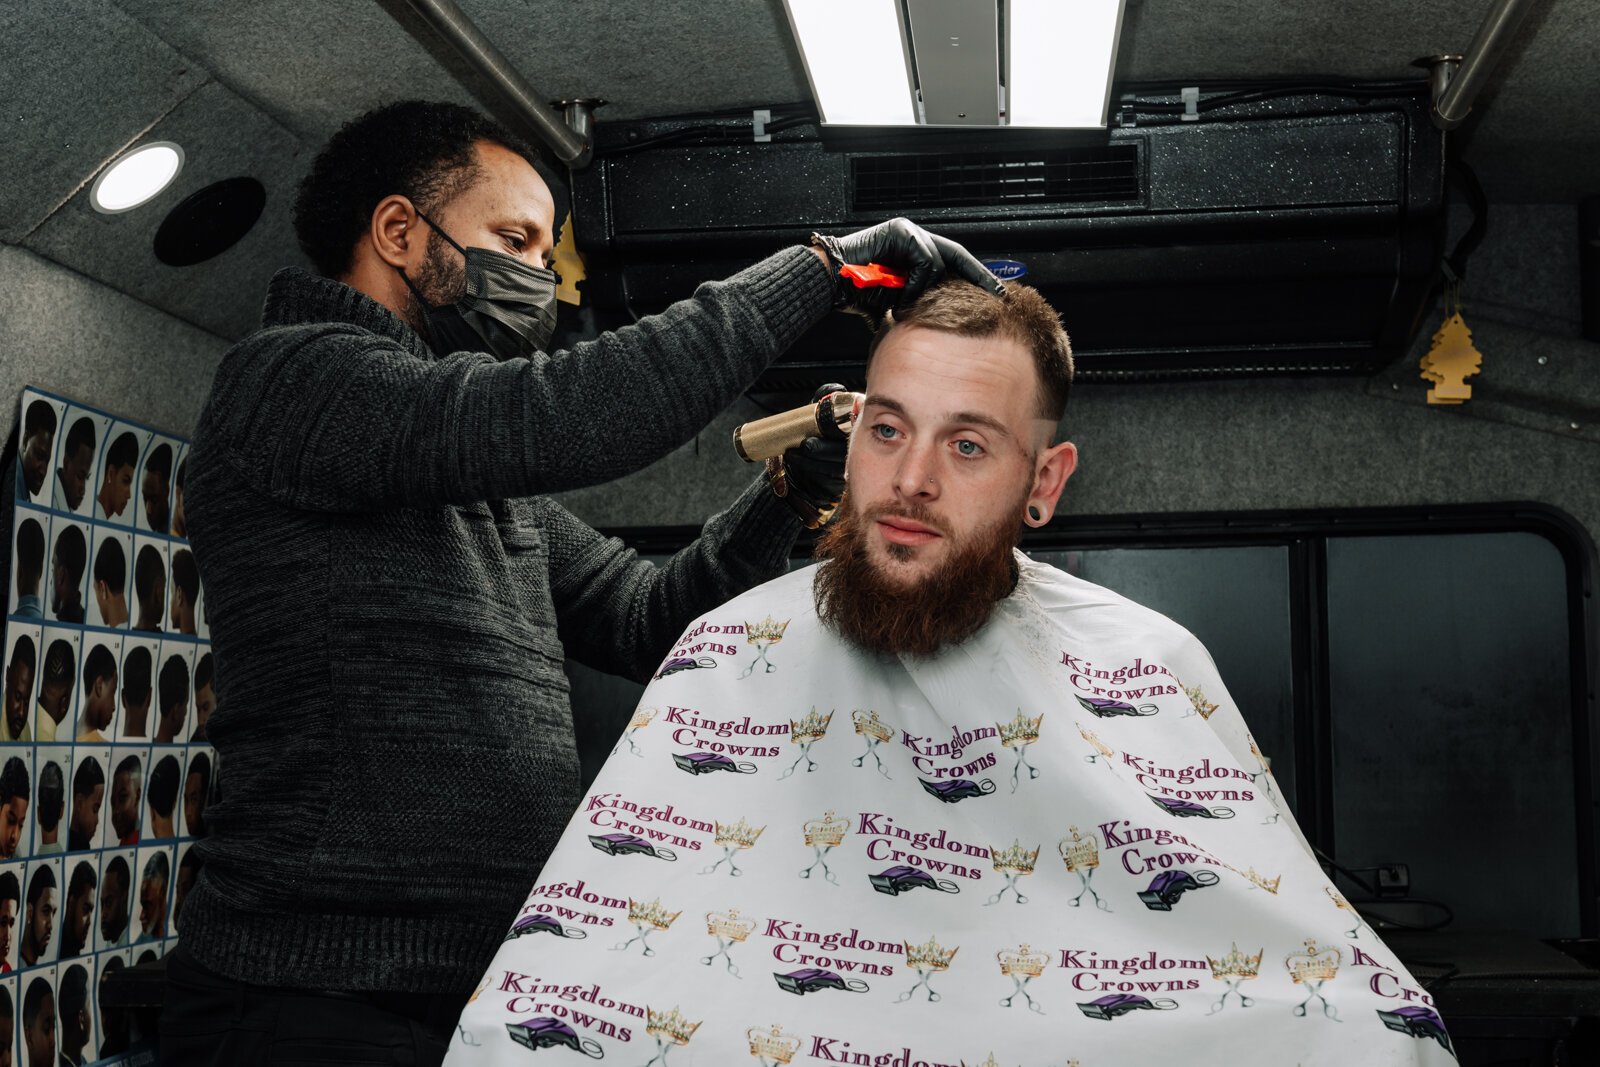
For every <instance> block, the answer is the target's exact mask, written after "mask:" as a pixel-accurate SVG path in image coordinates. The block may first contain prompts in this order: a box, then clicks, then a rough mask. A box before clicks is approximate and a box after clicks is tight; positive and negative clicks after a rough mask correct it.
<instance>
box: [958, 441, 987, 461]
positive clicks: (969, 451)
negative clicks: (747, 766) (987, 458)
mask: <svg viewBox="0 0 1600 1067" xmlns="http://www.w3.org/2000/svg"><path fill="white" fill-rule="evenodd" d="M956 451H957V452H958V453H960V454H961V455H963V456H965V457H967V458H968V459H973V458H976V457H978V456H981V455H983V446H982V445H980V444H978V442H976V441H957V442H956Z"/></svg>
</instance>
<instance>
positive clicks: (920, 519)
mask: <svg viewBox="0 0 1600 1067" xmlns="http://www.w3.org/2000/svg"><path fill="white" fill-rule="evenodd" d="M861 518H862V519H863V520H864V521H866V522H877V521H878V520H879V519H906V520H908V521H910V522H915V523H918V524H920V525H922V526H926V527H927V528H928V529H930V530H933V531H934V532H935V533H938V534H939V535H941V536H944V537H948V536H949V535H950V529H949V527H947V526H946V525H945V524H944V521H943V520H941V519H939V518H937V517H936V516H935V515H934V514H933V512H931V511H929V510H928V508H927V505H925V504H917V503H909V504H873V505H871V506H869V507H868V508H866V509H865V510H864V511H863V512H862V514H861Z"/></svg>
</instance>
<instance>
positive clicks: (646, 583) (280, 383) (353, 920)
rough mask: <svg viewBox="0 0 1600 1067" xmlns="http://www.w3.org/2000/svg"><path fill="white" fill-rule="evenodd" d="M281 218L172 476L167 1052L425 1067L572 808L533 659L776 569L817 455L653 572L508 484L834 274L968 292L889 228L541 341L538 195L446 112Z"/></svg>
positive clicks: (829, 466)
mask: <svg viewBox="0 0 1600 1067" xmlns="http://www.w3.org/2000/svg"><path fill="white" fill-rule="evenodd" d="M295 227H296V232H297V234H298V236H299V239H300V244H301V246H302V248H303V249H304V250H305V251H306V253H307V255H308V256H309V257H310V259H311V261H312V262H313V264H314V265H315V266H316V268H317V270H318V272H319V273H318V274H311V273H308V272H306V271H303V270H298V269H288V270H283V271H280V272H279V273H278V274H277V275H276V276H275V277H274V278H273V279H272V282H271V285H270V287H269V289H268V291H267V296H266V302H265V306H264V310H263V316H262V328H261V329H260V330H259V331H258V332H256V333H254V334H252V335H251V336H249V337H247V338H245V339H244V340H243V341H241V342H239V343H238V344H237V345H235V346H234V347H233V348H232V349H231V350H230V351H229V352H228V353H227V354H226V355H225V356H224V357H223V359H222V362H221V364H220V365H219V366H218V368H217V372H216V378H215V381H214V382H213V384H212V389H211V394H210V396H209V398H208V400H207V402H206V404H205V407H204V410H203V411H202V413H201V415H200V420H199V424H198V426H197V427H196V429H195V433H194V445H193V448H192V450H191V452H190V454H189V458H188V470H187V482H186V488H185V506H186V509H187V517H188V529H189V535H190V540H191V542H192V544H193V548H194V552H195V555H196V557H197V559H198V561H199V564H200V571H201V575H202V582H203V588H204V595H205V597H206V603H207V604H208V607H209V610H208V612H207V615H208V619H209V623H210V628H211V636H212V648H213V651H214V653H215V656H216V663H217V671H216V676H217V682H216V691H217V707H216V711H215V712H214V713H213V714H212V716H211V718H210V720H209V722H208V724H207V727H206V732H207V735H208V737H209V738H210V739H211V741H212V743H213V744H214V745H215V747H216V749H217V752H218V754H219V756H220V757H221V766H222V768H223V773H222V786H223V793H222V799H221V800H220V802H219V803H217V804H216V805H215V806H214V807H213V808H210V809H208V811H207V820H206V821H207V824H208V825H209V826H210V828H211V836H210V837H209V838H207V839H205V840H204V841H203V842H202V843H201V844H200V845H198V846H197V847H198V848H199V849H200V851H201V854H202V857H203V864H204V865H203V868H202V870H201V873H200V875H199V877H198V879H197V881H196V883H195V885H194V888H193V889H192V890H191V892H190V894H189V896H188V897H187V899H186V902H185V905H184V911H183V922H182V930H181V935H182V941H181V942H180V944H179V946H178V948H176V949H175V950H174V951H173V953H171V954H170V955H169V957H168V961H169V962H168V969H167V973H168V981H167V1001H166V1005H167V1006H166V1010H165V1014H164V1018H163V1020H162V1027H161V1030H162V1050H161V1057H162V1063H163V1065H165V1067H183V1065H189V1064H202V1063H203V1064H219V1065H220V1064H228V1065H230V1067H237V1065H241V1064H251V1063H268V1062H279V1061H281V1060H285V1059H290V1058H293V1057H294V1056H296V1055H301V1054H311V1053H314V1054H315V1056H316V1058H317V1059H318V1062H340V1061H345V1062H352V1063H354V1062H359V1063H374V1062H392V1063H397V1064H398V1063H405V1064H412V1063H435V1062H438V1060H439V1059H440V1058H442V1056H443V1053H444V1048H445V1042H446V1040H447V1039H448V1037H449V1036H450V1035H451V1034H452V1033H453V1032H454V1024H455V1021H456V1018H457V1015H458V1014H459V1012H460V1009H461V1007H462V1005H463V1003H464V1002H465V1000H466V998H467V996H468V995H469V994H471V993H472V991H473V987H474V985H475V983H476V982H477V980H478V977H479V976H480V975H481V974H482V973H483V972H484V970H485V968H486V967H487V965H488V963H489V960H490V958H491V957H492V955H493V953H494V949H495V946H496V944H497V943H498V942H499V941H500V940H501V939H502V938H503V937H504V935H505V931H506V929H507V928H508V927H509V926H510V924H511V923H512V921H513V920H514V919H515V918H516V917H517V915H518V913H519V908H521V906H522V905H523V903H524V897H525V894H526V893H527V887H528V886H529V885H530V884H531V883H532V882H533V880H534V876H535V875H536V873H537V872H538V869H539V867H540V865H541V864H542V863H543V862H544V859H545V857H546V856H547V855H548V854H549V852H550V850H551V848H552V847H553V846H554V844H555V842H556V839H557V838H558V837H559V835H560V833H561V831H562V829H563V828H564V826H565V824H566V822H567V820H568V818H569V817H570V815H571V813H572V809H573V807H574V805H575V804H576V803H577V801H578V799H579V797H580V793H579V789H578V758H577V752H576V748H575V744H574V738H573V728H572V710H571V707H570V705H569V703H568V697H567V683H566V679H565V676H564V674H563V672H562V661H563V658H565V657H569V656H570V657H571V658H573V659H576V660H578V661H580V662H582V663H585V664H588V665H589V666H592V667H596V668H598V669H601V670H606V671H610V672H612V673H617V674H623V675H626V676H628V677H631V678H634V679H640V680H642V679H645V678H647V677H649V675H650V674H651V672H652V671H653V670H654V669H655V667H656V666H657V665H658V664H659V662H660V661H661V659H662V658H663V656H664V655H665V654H666V652H667V651H668V650H669V649H670V647H671V642H672V641H673V640H674V639H675V638H676V637H677V636H678V635H679V634H680V633H681V632H682V629H683V627H684V626H685V625H686V624H687V623H688V621H689V620H691V619H693V618H695V617H696V616H697V615H699V614H702V613H703V612H705V611H707V610H710V609H711V608H712V607H714V606H715V605H716V604H718V603H721V602H723V601H725V600H727V599H728V598H729V597H731V596H733V595H734V594H736V593H738V592H740V591H742V590H744V589H746V588H749V587H751V586H753V585H756V584H758V583H760V582H763V581H766V580H768V579H770V578H773V577H776V576H777V575H779V574H781V573H782V572H783V570H784V567H785V563H786V560H787V557H788V554H789V551H790V548H791V546H792V545H793V543H794V540H795V538H796V537H797V535H798V532H799V530H800V528H801V519H800V517H799V515H797V513H796V511H797V510H799V511H804V512H806V513H807V514H812V513H814V507H800V508H798V509H796V508H794V507H792V506H791V505H793V504H796V503H799V504H809V505H813V506H814V505H818V504H825V503H831V502H832V500H833V499H835V498H836V497H837V495H838V493H839V488H840V481H839V479H840V476H841V473H842V456H834V457H829V456H827V455H823V456H821V457H820V458H818V457H817V456H815V455H814V454H811V455H810V461H809V462H805V461H803V458H802V457H801V456H799V455H796V454H793V453H792V454H791V455H790V456H789V457H786V462H785V466H786V467H787V469H786V470H784V471H781V472H774V483H775V484H773V485H771V486H769V485H768V484H766V482H765V480H762V481H758V482H757V483H756V484H754V485H752V486H751V487H750V488H749V489H747V490H746V491H745V492H744V493H743V494H742V495H741V496H740V497H739V498H738V499H737V500H736V501H734V502H733V504H732V505H731V506H730V507H729V508H728V509H727V510H725V511H723V512H722V513H721V514H719V515H716V516H715V517H713V518H712V519H711V520H710V521H708V522H707V523H706V524H705V527H704V528H703V530H702V532H701V535H700V537H699V539H698V540H696V541H695V542H694V543H693V544H691V545H690V546H689V547H688V548H685V549H684V550H683V551H682V552H679V553H678V554H677V555H676V556H675V557H674V558H673V559H672V561H671V562H670V563H667V564H666V565H664V566H662V567H660V568H657V567H653V566H652V565H650V564H648V563H644V562H642V561H640V560H639V559H638V558H637V556H635V554H634V553H633V552H631V551H629V550H627V549H626V548H624V547H623V545H622V544H621V543H620V542H618V541H616V540H613V539H607V538H603V537H601V536H600V535H599V534H597V533H596V532H595V531H594V530H592V529H590V528H589V527H588V526H586V525H584V524H583V523H582V522H580V521H579V520H578V519H576V518H575V517H573V516H572V515H571V514H569V513H568V512H567V511H565V510H564V509H562V508H561V507H560V506H559V505H557V504H555V503H553V502H552V501H550V500H549V499H548V498H547V497H545V496H542V495H540V494H546V493H550V492H553V491H556V490H562V489H572V488H576V487H578V486H585V485H594V484H596V483H600V482H604V481H608V480H610V479H613V478H616V477H618V476H620V475H623V474H627V473H629V472H630V471H634V470H637V469H639V468H641V467H643V466H645V465H646V464H648V463H650V462H652V461H654V460H656V459H658V458H659V457H661V456H663V455H665V454H666V453H667V452H669V451H670V450H671V449H673V448H674V447H676V446H678V445H680V444H682V443H683V442H685V441H687V440H688V439H689V438H691V437H692V436H693V435H694V434H695V433H696V432H697V431H698V430H699V429H700V428H701V427H703V426H704V425H705V424H706V423H707V422H709V421H710V420H711V419H712V417H713V416H715V415H716V414H717V413H718V412H720V411H722V410H723V409H724V408H726V407H727V406H728V405H729V404H730V403H731V402H732V401H733V400H734V399H735V398H737V397H738V396H739V395H740V393H741V392H742V391H743V390H744V389H745V388H746V387H748V386H749V385H750V383H751V382H752V381H754V380H755V378H756V376H757V375H758V374H759V373H760V372H761V371H762V370H763V369H764V368H765V367H766V366H767V365H768V364H769V363H770V362H771V361H772V360H773V359H774V358H775V357H776V356H777V355H778V354H779V353H780V352H782V351H783V350H784V349H785V348H786V347H788V346H789V345H790V344H791V343H792V342H793V341H794V340H795V339H796V338H798V337H799V336H800V335H801V333H803V332H804V331H805V330H806V329H807V328H809V327H810V326H811V325H813V324H814V323H816V322H817V321H818V320H819V319H821V318H822V317H823V316H824V315H826V314H827V313H828V312H829V311H830V310H832V309H835V308H845V309H847V310H849V309H851V308H852V307H854V308H856V309H858V310H864V311H867V312H876V311H881V310H882V306H881V305H879V306H874V307H862V306H861V303H860V302H861V301H862V300H864V299H867V300H876V301H883V300H885V299H888V298H889V297H887V296H886V294H884V293H882V292H877V293H874V294H873V295H870V296H866V297H863V296H862V295H860V293H859V292H858V291H857V290H855V289H854V288H853V287H849V286H846V285H845V284H843V283H842V282H841V280H840V279H839V277H838V276H837V267H838V265H839V262H840V261H843V262H851V263H866V262H880V263H884V264H886V265H888V266H891V267H894V268H896V269H897V270H900V271H903V272H904V273H906V274H907V276H908V284H907V287H906V289H905V290H903V291H902V292H901V293H899V294H895V295H896V296H898V297H899V298H900V299H910V298H913V297H914V296H916V295H917V293H919V292H920V291H921V290H922V289H924V288H925V287H926V286H927V285H928V284H929V283H931V282H933V281H935V280H937V279H938V278H940V277H941V276H944V275H946V274H950V273H953V274H956V275H959V276H961V277H965V278H969V279H971V280H972V281H974V282H977V283H978V284H981V285H985V286H987V287H989V288H990V289H993V290H998V289H999V283H998V282H997V281H996V280H995V279H994V278H993V277H992V276H991V275H990V274H989V273H988V272H987V271H986V270H985V269H984V268H983V267H982V266H981V265H980V264H979V263H978V262H977V261H976V260H975V259H973V258H972V257H971V256H970V255H968V254H967V253H966V251H965V250H963V249H962V248H961V247H960V246H958V245H955V244H953V243H951V242H949V241H946V240H943V239H941V238H938V237H934V236H932V235H930V234H928V233H927V232H925V231H923V230H921V229H919V228H918V227H916V226H914V225H912V224H911V223H909V222H906V221H905V220H903V219H896V220H893V221H891V222H887V223H883V224H882V225H879V226H875V227H873V228H871V229H869V230H865V231H862V232H860V233H856V234H853V235H851V236H848V237H841V238H821V239H818V245H819V247H812V248H791V249H788V250H786V251H783V252H779V253H778V254H776V255H774V256H772V257H770V258H768V259H766V260H764V261H762V262H760V263H758V264H756V265H755V266H753V267H750V268H749V269H747V270H745V271H742V272H741V273H739V274H737V275H735V276H734V277H732V278H730V279H728V280H726V281H723V282H711V283H707V284H705V285H702V286H701V287H700V288H699V289H698V290H697V291H696V293H695V295H694V297H693V298H692V299H690V300H686V301H683V302H681V303H678V304H676V305H674V306H672V307H671V308H669V309H667V310H666V311H665V312H664V313H662V314H660V315H657V316H653V317H651V318H646V319H644V320H642V321H641V322H639V323H638V324H637V325H634V326H629V327H627V328H625V329H622V330H619V331H617V332H615V333H610V334H605V335H602V336H600V337H599V338H597V339H595V340H593V341H588V342H585V343H583V344H579V345H576V346H575V347H573V348H571V349H568V350H567V351H564V352H556V353H551V354H546V353H545V352H544V351H543V349H544V347H545V345H546V343H547V342H548V340H549V338H550V335H551V330H552V328H553V326H554V324H555V286H556V277H555V275H554V273H553V272H552V271H551V270H550V269H549V266H548V259H549V256H550V253H551V248H552V242H553V241H554V238H555V207H554V200H553V197H552V195H551V192H550V189H549V187H548V186H547V184H546V182H545V181H544V180H543V179H542V178H541V177H540V174H539V172H538V170H537V168H536V167H535V165H534V164H533V163H532V157H531V155H530V153H529V152H528V151H527V150H526V149H525V148H524V147H523V146H521V145H520V144H519V143H518V142H517V141H516V140H515V139H514V138H513V137H512V136H511V135H510V134H509V133H507V132H506V131H505V130H503V129H502V128H500V127H499V126H497V125H495V124H493V123H492V122H490V121H488V120H486V119H485V118H483V117H482V116H480V115H478V114H476V113H475V112H473V111H471V110H469V109H466V108H462V107H457V106H454V105H448V104H425V103H418V102H410V103H402V104H395V105H390V106H388V107H385V108H381V109H379V110H377V111H374V112H371V113H369V114H367V115H365V116H363V117H361V118H359V119H357V120H355V121H354V122H352V123H350V124H349V125H347V126H345V127H344V128H343V129H341V130H340V131H339V132H338V133H337V134H335V135H334V137H333V139H332V140H331V141H330V142H329V144H328V145H327V147H326V148H325V149H324V150H323V152H322V153H321V155H320V156H319V157H318V158H317V159H316V160H315V162H314V163H313V164H312V168H311V173H310V175H309V176H308V177H307V178H306V180H305V182H304V184H303V185H302V187H301V190H300V194H299V198H298V200H297V202H296V204H295ZM824 246H825V247H824ZM866 292H869V293H870V292H871V291H866ZM815 449H816V444H815V442H813V443H812V453H814V452H815ZM780 488H781V489H782V490H783V491H784V494H785V495H784V496H783V497H782V498H781V499H780V498H779V497H778V496H777V495H776V493H775V491H774V490H776V489H780ZM796 498H798V499H796ZM485 1039H488V1038H487V1037H486V1038H485Z"/></svg>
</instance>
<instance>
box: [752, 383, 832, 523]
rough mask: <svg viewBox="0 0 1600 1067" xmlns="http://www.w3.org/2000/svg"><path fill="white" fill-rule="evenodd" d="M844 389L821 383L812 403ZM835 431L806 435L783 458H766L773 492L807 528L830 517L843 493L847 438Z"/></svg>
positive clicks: (824, 521)
mask: <svg viewBox="0 0 1600 1067" xmlns="http://www.w3.org/2000/svg"><path fill="white" fill-rule="evenodd" d="M843 389H844V386H842V385H837V384H832V383H830V384H828V385H824V386H823V387H822V388H820V389H818V390H817V391H816V393H814V394H813V395H812V397H811V400H812V403H815V402H817V401H819V400H821V399H822V398H823V397H825V396H827V395H828V394H829V393H837V392H841V391H842V390H843ZM834 433H837V434H838V436H837V437H834V436H831V435H830V436H828V437H808V438H806V439H805V440H804V441H802V442H800V443H799V444H798V445H796V446H795V447H793V448H791V449H789V450H788V451H787V452H785V453H784V454H783V455H782V457H780V458H776V459H771V460H768V461H767V478H768V481H769V482H770V483H771V485H772V488H773V492H775V493H777V494H778V495H779V496H780V497H783V499H784V501H785V502H786V503H788V505H789V506H790V507H791V508H793V509H794V511H795V514H797V515H799V516H800V520H801V521H802V522H804V523H805V524H806V526H807V527H808V528H810V529H816V528H817V527H818V526H821V525H822V524H824V523H826V522H827V521H828V520H829V519H831V518H833V511H834V509H835V508H836V507H838V506H839V500H840V498H842V497H843V496H844V461H845V455H846V453H847V452H848V451H849V447H850V439H849V438H848V437H846V436H845V434H844V431H842V430H835V431H834ZM780 486H781V488H782V491H781V492H780V491H779V489H780Z"/></svg>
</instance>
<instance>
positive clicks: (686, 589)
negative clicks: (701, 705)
mask: <svg viewBox="0 0 1600 1067" xmlns="http://www.w3.org/2000/svg"><path fill="white" fill-rule="evenodd" d="M536 503H537V505H538V506H539V507H540V508H541V509H542V510H543V514H542V515H541V521H542V522H543V523H544V529H545V534H546V537H547V539H548V541H549V545H550V592H551V596H552V597H553V599H554V600H555V605H556V618H557V620H558V626H559V633H560V637H561V643H562V645H563V646H564V647H565V648H566V651H567V655H569V656H570V657H572V658H573V659H575V660H577V661H578V662H579V663H582V664H584V665H585V666H587V667H593V668H595V669H596V670H600V671H605V672H607V673H610V674H620V675H622V676H624V677H627V678H632V679H634V680H635V681H640V682H643V681H645V680H647V679H648V678H649V677H650V675H651V673H652V672H653V671H654V670H655V669H656V667H657V666H658V665H659V664H660V662H661V660H662V659H663V658H664V657H665V656H666V654H667V652H668V651H669V650H670V649H671V648H672V642H673V641H674V640H675V639H676V638H677V637H678V635H679V634H681V633H682V632H683V629H684V627H686V626H688V625H689V623H690V622H692V621H693V620H694V619H695V618H696V617H697V616H700V615H703V614H705V613H706V612H707V611H710V610H711V609H712V608H714V607H716V606H717V605H718V604H721V603H723V602H724V601H726V600H729V599H730V598H732V597H733V596H735V595H736V594H738V593H741V592H743V591H744V590H746V589H749V588H751V587H752V586H755V585H758V584H760V583H761V582H765V581H770V580H771V579H773V578H776V577H778V576H779V575H781V574H783V573H784V570H785V568H786V566H787V564H788V558H789V550H790V549H791V548H792V547H793V546H794V542H795V539H796V538H797V537H798V536H799V533H800V522H799V520H798V519H796V518H795V517H794V513H793V512H792V511H790V510H789V509H788V508H787V507H785V506H784V504H783V502H782V501H780V500H778V499H777V498H776V497H774V496H773V495H772V493H771V491H770V490H769V489H768V488H767V486H766V483H765V481H764V480H763V479H759V478H758V479H757V480H756V481H755V482H754V483H752V484H751V485H750V487H749V488H747V489H746V490H745V491H744V493H743V494H741V495H740V496H739V498H738V499H737V500H736V501H734V503H733V505H732V506H731V507H729V508H728V509H727V510H725V511H723V512H721V513H719V514H717V515H715V516H713V517H712V518H711V519H710V520H709V521H708V522H707V523H706V524H705V526H704V527H703V528H702V529H701V532H700V537H699V538H698V539H697V540H696V541H694V543H692V544H690V545H689V546H688V547H686V548H684V549H683V550H682V551H680V552H678V554H677V555H675V556H673V557H672V559H671V560H669V561H668V562H667V563H665V564H663V565H661V566H659V567H658V566H655V565H654V564H651V563H649V562H646V561H644V560H641V559H640V558H639V557H638V554H637V553H635V552H634V551H633V550H632V549H630V548H626V547H625V546H624V545H623V544H622V542H621V541H618V540H617V539H616V538H610V537H602V536H601V535H600V534H599V533H597V532H595V531H594V530H592V529H590V528H589V527H588V526H586V525H585V524H584V523H582V522H580V521H579V520H578V519H577V518H575V517H574V516H573V515H572V514H571V513H570V512H568V511H566V510H565V509H564V508H562V507H561V506H560V505H559V504H556V503H555V502H554V501H550V500H540V501H537V502H536Z"/></svg>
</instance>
